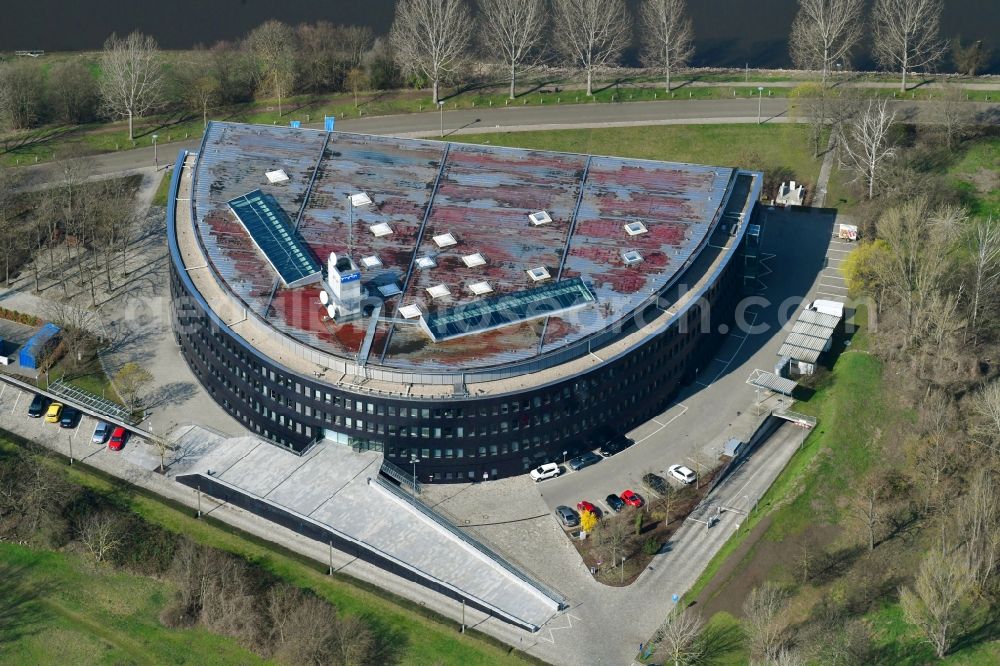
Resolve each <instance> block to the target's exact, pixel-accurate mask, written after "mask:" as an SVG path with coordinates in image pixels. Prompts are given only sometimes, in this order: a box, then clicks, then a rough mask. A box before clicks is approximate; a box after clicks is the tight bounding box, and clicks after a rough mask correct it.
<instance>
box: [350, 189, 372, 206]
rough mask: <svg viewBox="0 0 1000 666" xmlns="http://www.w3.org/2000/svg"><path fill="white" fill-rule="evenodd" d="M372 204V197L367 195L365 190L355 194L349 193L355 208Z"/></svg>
mask: <svg viewBox="0 0 1000 666" xmlns="http://www.w3.org/2000/svg"><path fill="white" fill-rule="evenodd" d="M371 204H372V198H371V197H370V196H368V195H367V194H366V193H365V192H358V193H357V194H352V195H351V205H352V206H354V207H355V208H360V207H361V206H370V205H371Z"/></svg>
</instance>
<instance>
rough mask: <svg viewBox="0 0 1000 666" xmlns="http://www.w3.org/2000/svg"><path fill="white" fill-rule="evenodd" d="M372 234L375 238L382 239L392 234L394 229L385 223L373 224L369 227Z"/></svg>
mask: <svg viewBox="0 0 1000 666" xmlns="http://www.w3.org/2000/svg"><path fill="white" fill-rule="evenodd" d="M368 228H369V229H371V232H372V233H373V234H375V238H381V237H382V236H388V235H389V234H391V233H392V227H390V226H389V225H388V224H386V223H385V222H379V223H378V224H373V225H372V226H370V227H368Z"/></svg>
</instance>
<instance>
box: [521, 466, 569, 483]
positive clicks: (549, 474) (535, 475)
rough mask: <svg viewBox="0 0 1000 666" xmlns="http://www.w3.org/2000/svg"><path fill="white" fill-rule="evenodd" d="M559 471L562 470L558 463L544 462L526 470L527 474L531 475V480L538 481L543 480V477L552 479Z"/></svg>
mask: <svg viewBox="0 0 1000 666" xmlns="http://www.w3.org/2000/svg"><path fill="white" fill-rule="evenodd" d="M561 473H562V470H561V469H559V465H558V463H545V464H544V465H542V466H540V467H536V468H535V469H533V470H531V471H530V472H528V476H530V477H531V480H532V481H535V482H538V481H544V480H545V479H552V478H554V477H557V476H559V475H560V474H561Z"/></svg>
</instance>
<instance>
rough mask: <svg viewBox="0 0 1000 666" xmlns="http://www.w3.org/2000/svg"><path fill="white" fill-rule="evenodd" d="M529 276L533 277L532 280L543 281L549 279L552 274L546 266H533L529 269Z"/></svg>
mask: <svg viewBox="0 0 1000 666" xmlns="http://www.w3.org/2000/svg"><path fill="white" fill-rule="evenodd" d="M527 273H528V277H530V278H531V281H532V282H541V281H542V280H548V279H549V278H550V277H552V276H551V275H549V269H547V268H545V266H539V267H538V268H531V269H529V270H528V271H527Z"/></svg>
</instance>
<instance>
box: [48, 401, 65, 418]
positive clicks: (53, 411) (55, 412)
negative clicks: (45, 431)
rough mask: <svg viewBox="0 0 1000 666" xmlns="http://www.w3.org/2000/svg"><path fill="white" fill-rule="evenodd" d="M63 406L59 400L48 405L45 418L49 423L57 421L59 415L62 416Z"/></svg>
mask: <svg viewBox="0 0 1000 666" xmlns="http://www.w3.org/2000/svg"><path fill="white" fill-rule="evenodd" d="M62 410H63V406H62V403H61V402H53V403H52V404H51V405H49V411H47V412H45V420H46V421H48V422H49V423H59V417H60V416H62Z"/></svg>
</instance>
